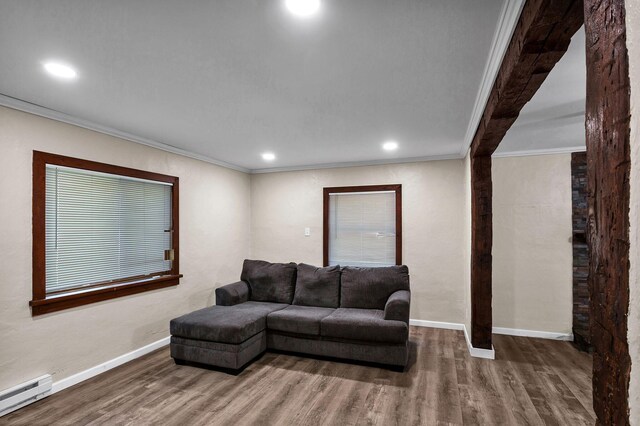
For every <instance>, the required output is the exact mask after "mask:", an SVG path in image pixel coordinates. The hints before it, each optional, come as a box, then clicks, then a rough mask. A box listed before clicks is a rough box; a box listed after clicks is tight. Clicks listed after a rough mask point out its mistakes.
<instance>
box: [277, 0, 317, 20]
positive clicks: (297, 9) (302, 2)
mask: <svg viewBox="0 0 640 426" xmlns="http://www.w3.org/2000/svg"><path fill="white" fill-rule="evenodd" d="M284 4H285V6H287V9H288V10H289V12H291V13H292V14H294V15H296V16H298V17H300V18H307V17H309V16H312V15H315V14H316V13H318V11H319V10H320V0H285V3H284Z"/></svg>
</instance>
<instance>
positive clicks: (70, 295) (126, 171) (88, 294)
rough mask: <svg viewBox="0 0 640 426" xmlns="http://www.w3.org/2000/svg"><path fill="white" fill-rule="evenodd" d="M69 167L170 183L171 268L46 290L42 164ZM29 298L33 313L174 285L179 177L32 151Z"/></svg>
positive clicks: (176, 279) (43, 171) (178, 237)
mask: <svg viewBox="0 0 640 426" xmlns="http://www.w3.org/2000/svg"><path fill="white" fill-rule="evenodd" d="M47 165H56V166H64V167H72V168H75V169H83V170H89V171H96V172H102V173H109V174H113V175H119V176H127V177H133V178H138V179H146V180H151V181H158V182H165V183H170V184H172V185H173V188H172V195H171V217H172V218H171V222H172V231H173V232H172V233H173V236H172V245H173V253H174V259H173V262H172V264H171V270H170V271H167V273H166V274H165V275H161V276H158V277H153V278H147V277H130V278H125V279H121V280H116V281H113V282H109V283H103V284H100V283H96V285H92V286H86V287H83V288H78V289H72V290H69V291H63V292H56V293H50V294H49V295H47V289H46V244H45V232H46V221H45V214H46V166H47ZM32 203H33V206H32V208H33V219H32V220H33V223H32V226H33V230H32V231H33V243H32V247H33V260H32V262H33V299H32V300H31V301H30V302H29V305H30V306H31V314H32V315H33V316H36V315H42V314H47V313H50V312H56V311H60V310H63V309H69V308H74V307H77V306H82V305H87V304H90V303H95V302H100V301H103V300H109V299H114V298H117V297H123V296H129V295H131V294H137V293H142V292H145V291H152V290H157V289H160V288H165V287H170V286H175V285H178V283H179V280H180V278H181V277H182V275H181V274H180V272H179V271H180V269H179V268H180V263H179V253H180V244H179V243H180V229H179V228H180V227H179V224H180V220H179V208H178V206H179V179H178V178H177V177H175V176H168V175H163V174H159V173H153V172H147V171H143V170H137V169H130V168H128V167H121V166H114V165H111V164H105V163H98V162H95V161H89V160H82V159H79V158H73V157H66V156H63V155H57V154H50V153H46V152H40V151H33V200H32Z"/></svg>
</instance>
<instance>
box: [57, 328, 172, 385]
mask: <svg viewBox="0 0 640 426" xmlns="http://www.w3.org/2000/svg"><path fill="white" fill-rule="evenodd" d="M169 340H170V337H169V336H167V337H164V338H162V339H160V340H158V341H155V342H153V343H149V344H148V345H146V346H143V347H141V348H138V349H135V350H133V351H131V352H128V353H126V354H124V355H120V356H118V357H116V358H113V359H111V360H109V361H106V362H103V363H102V364H99V365H96V366H95V367H91V368H88V369H86V370H84V371H81V372H79V373H76V374H74V375H72V376H69V377H65V378H64V379H61V380H58V381H57V382H53V386H52V389H51V393H52V394H54V393H56V392H60V391H61V390H64V389H66V388H68V387H70V386H73V385H76V384H78V383H80V382H83V381H85V380H89V379H90V378H92V377H95V376H97V375H98V374H101V373H104V372H105V371H109V370H111V369H112V368H116V367H118V366H120V365H122V364H124V363H127V362H129V361H132V360H134V359H136V358H140V357H141V356H143V355H146V354H148V353H150V352H153V351H155V350H156V349H160V348H162V347H164V346H167V345H168V344H169Z"/></svg>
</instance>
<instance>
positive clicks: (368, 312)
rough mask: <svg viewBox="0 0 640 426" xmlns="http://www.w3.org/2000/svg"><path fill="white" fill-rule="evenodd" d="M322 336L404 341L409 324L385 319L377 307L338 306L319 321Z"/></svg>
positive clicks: (371, 340) (407, 335)
mask: <svg viewBox="0 0 640 426" xmlns="http://www.w3.org/2000/svg"><path fill="white" fill-rule="evenodd" d="M320 335H321V336H323V337H331V338H341V339H349V340H360V341H369V342H384V343H404V342H406V341H407V339H408V337H409V326H407V324H406V323H405V322H403V321H394V320H385V319H384V311H383V310H379V309H354V308H338V309H336V310H335V311H334V312H333V313H332V314H331V315H329V316H327V317H325V318H323V319H322V321H321V322H320Z"/></svg>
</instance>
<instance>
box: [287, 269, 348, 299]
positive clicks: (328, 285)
mask: <svg viewBox="0 0 640 426" xmlns="http://www.w3.org/2000/svg"><path fill="white" fill-rule="evenodd" d="M339 303H340V266H339V265H338V266H327V267H325V268H318V267H316V266H312V265H307V264H305V263H301V264H299V265H298V276H297V278H296V292H295V296H294V298H293V304H294V305H303V306H319V307H323V308H337V307H338V306H339Z"/></svg>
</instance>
